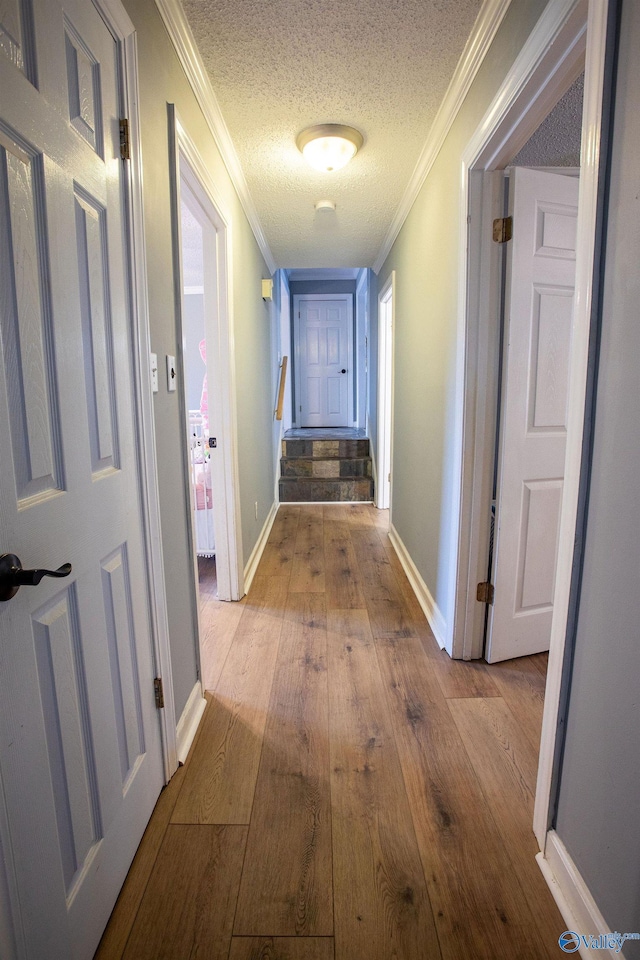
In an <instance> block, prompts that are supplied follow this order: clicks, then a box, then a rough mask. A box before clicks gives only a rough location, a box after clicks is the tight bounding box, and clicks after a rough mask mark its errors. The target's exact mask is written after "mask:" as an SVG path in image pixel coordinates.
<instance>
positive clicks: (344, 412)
mask: <svg viewBox="0 0 640 960" xmlns="http://www.w3.org/2000/svg"><path fill="white" fill-rule="evenodd" d="M296 299H297V304H298V306H297V312H298V314H299V316H298V317H297V332H298V343H299V352H298V373H297V378H296V380H297V386H298V390H299V400H298V410H297V418H298V424H299V426H301V427H346V426H350V424H351V418H350V414H349V398H350V396H351V388H352V382H353V381H352V379H351V356H352V346H351V300H350V298H348V297H341V298H340V297H336V298H335V299H331V298H329V297H328V296H327V297H324V298H323V297H318V298H317V299H314V298H309V299H307V298H303V297H300V298H296ZM343 371H344V372H343Z"/></svg>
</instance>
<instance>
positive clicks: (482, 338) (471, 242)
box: [452, 170, 505, 660]
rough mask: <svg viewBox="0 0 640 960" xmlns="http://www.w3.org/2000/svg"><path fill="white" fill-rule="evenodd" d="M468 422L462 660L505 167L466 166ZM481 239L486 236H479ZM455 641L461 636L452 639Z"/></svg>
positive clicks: (478, 645) (483, 484)
mask: <svg viewBox="0 0 640 960" xmlns="http://www.w3.org/2000/svg"><path fill="white" fill-rule="evenodd" d="M468 202H469V215H470V217H471V220H470V223H469V239H468V257H469V260H468V266H467V269H468V277H469V293H468V297H467V311H468V314H467V330H466V343H465V425H464V438H465V439H464V450H463V460H462V471H463V487H462V498H461V506H460V535H459V553H458V579H457V587H456V607H455V610H454V618H455V619H454V635H453V636H454V642H453V647H452V652H453V654H454V656H455V655H457V656H460V655H461V657H462V659H463V660H473V659H476V658H478V657H481V656H482V653H483V650H482V641H483V637H484V623H485V607H484V605H483V604H480V603H478V601H477V599H476V588H477V584H478V583H480V582H481V581H483V580H485V579H486V577H487V571H488V557H489V541H490V532H491V519H490V504H491V500H492V494H493V473H494V457H493V456H492V455H491V454H492V452H493V451H494V450H495V440H496V424H497V409H498V381H499V370H498V359H499V352H500V293H501V274H502V269H501V268H502V253H501V250H500V248H498V247H496V245H495V244H493V243H492V242H491V241H490V240H489V241H487V240H486V238H488V237H490V236H491V228H492V221H493V219H494V218H496V217H501V216H503V215H504V212H505V211H504V174H503V173H502V171H491V172H484V171H476V170H472V171H470V172H469V201H468ZM483 240H484V242H483ZM456 641H458V642H457V643H456Z"/></svg>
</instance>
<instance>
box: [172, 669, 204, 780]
mask: <svg viewBox="0 0 640 960" xmlns="http://www.w3.org/2000/svg"><path fill="white" fill-rule="evenodd" d="M206 706H207V701H206V700H205V698H204V697H203V696H202V684H201V683H200V681H199V680H198V681H197V683H195V684H194V686H193V689H192V691H191V693H190V694H189V699H188V700H187V702H186V704H185V708H184V710H183V711H182V716H181V717H180V719H179V720H178V727H177V730H176V736H177V741H178V763H180V764H183V763H184V762H185V760H186V759H187V756H188V754H189V750H190V749H191V744H192V743H193V741H194V739H195V735H196V733H197V732H198V726H199V724H200V720H201V719H202V714H203V713H204V711H205V709H206Z"/></svg>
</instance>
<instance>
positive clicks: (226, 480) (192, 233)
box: [169, 105, 244, 678]
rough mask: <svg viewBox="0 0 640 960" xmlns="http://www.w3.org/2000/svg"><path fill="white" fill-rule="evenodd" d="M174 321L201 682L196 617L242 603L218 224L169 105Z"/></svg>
mask: <svg viewBox="0 0 640 960" xmlns="http://www.w3.org/2000/svg"><path fill="white" fill-rule="evenodd" d="M169 123H170V128H172V129H173V130H174V133H175V136H174V141H173V149H172V164H171V172H172V188H173V199H174V204H173V207H174V247H175V255H176V260H177V267H178V269H177V270H176V275H177V276H178V277H179V287H178V289H177V290H176V302H177V311H176V312H177V315H178V318H179V321H178V322H179V325H180V329H179V336H178V342H179V351H180V352H179V356H178V358H177V365H176V372H177V380H178V384H179V388H178V389H179V395H180V396H179V400H180V406H181V411H182V419H183V424H184V434H183V464H184V482H185V486H186V487H187V489H188V498H187V504H188V512H189V517H188V529H189V531H190V538H191V546H192V556H193V569H192V575H191V582H192V584H193V591H192V597H193V605H194V620H195V622H196V623H197V626H198V635H199V638H200V639H199V650H198V660H199V664H200V675H201V678H206V677H207V675H208V673H209V672H210V671H209V663H208V660H209V659H210V658H211V657H212V656H213V657H215V651H213V652H212V651H210V650H208V649H207V648H206V647H205V646H204V643H203V642H204V640H205V639H206V638H205V633H206V631H205V630H204V629H203V626H204V624H203V620H202V612H203V609H204V608H205V607H206V604H207V603H209V602H212V601H215V602H216V603H217V602H218V601H229V600H239V599H240V597H241V596H242V595H243V594H244V582H243V570H242V549H241V543H240V517H239V505H238V501H239V497H238V488H239V484H238V464H237V449H236V428H235V424H236V416H235V390H234V385H233V369H234V364H233V338H232V336H231V309H230V302H229V276H230V273H229V270H230V267H229V248H228V245H229V231H228V223H229V220H228V217H227V216H226V214H225V211H224V206H223V204H222V202H221V200H220V198H219V197H218V194H217V188H216V185H215V183H214V182H213V180H212V179H211V176H210V174H209V171H208V170H207V168H206V166H205V164H204V162H203V160H202V158H201V157H200V155H199V153H198V151H197V149H196V147H195V145H194V144H193V142H192V140H191V139H190V137H189V136H188V134H187V133H186V131H185V130H184V128H183V127H182V125H181V124H180V122H179V120H178V118H177V117H176V115H175V109H174V108H173V106H172V105H169Z"/></svg>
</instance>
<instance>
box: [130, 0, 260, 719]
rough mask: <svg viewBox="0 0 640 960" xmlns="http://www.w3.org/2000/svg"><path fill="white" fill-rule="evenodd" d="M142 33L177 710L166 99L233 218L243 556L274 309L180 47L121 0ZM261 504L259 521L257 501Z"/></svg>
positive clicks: (179, 600)
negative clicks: (168, 367)
mask: <svg viewBox="0 0 640 960" xmlns="http://www.w3.org/2000/svg"><path fill="white" fill-rule="evenodd" d="M124 3H125V7H126V9H127V12H128V13H129V16H130V17H131V19H132V21H133V23H134V24H135V27H136V30H137V38H138V53H139V61H140V73H139V83H140V115H141V136H142V155H143V172H144V212H145V234H146V242H147V266H148V276H149V312H150V318H151V349H152V350H153V351H154V352H156V353H157V354H158V363H159V370H160V391H159V392H158V393H157V394H155V397H154V404H155V424H156V444H157V450H158V475H159V486H160V509H161V520H162V540H163V548H164V559H165V574H166V582H167V606H168V612H169V630H170V637H171V654H172V663H173V677H174V692H175V699H176V711H177V714H178V716H180V713H181V712H182V709H183V708H184V705H185V703H186V701H187V697H188V696H189V694H190V692H191V689H192V688H193V685H194V683H195V681H196V662H197V661H196V656H197V653H196V647H197V632H196V622H195V613H194V611H195V607H194V595H193V585H192V581H191V570H192V562H191V557H190V555H189V547H188V523H189V513H188V493H187V490H186V488H185V483H184V475H183V459H182V448H181V444H182V435H183V431H182V424H181V422H180V405H179V393H178V392H176V393H171V394H170V393H168V392H167V389H166V379H165V378H164V377H163V372H164V369H165V367H164V357H165V355H166V354H173V355H177V354H178V338H177V327H176V314H175V306H174V290H175V287H174V275H173V267H172V264H173V259H172V258H173V251H172V242H171V202H170V187H169V139H168V119H167V103H174V104H175V105H176V110H177V113H178V115H179V117H180V119H181V122H182V123H183V125H184V127H185V128H186V130H187V131H188V133H189V135H190V136H191V137H192V139H193V141H194V142H195V144H196V146H197V148H198V150H199V152H200V154H201V156H202V157H203V159H204V161H205V163H206V164H207V166H208V169H209V170H210V172H211V175H212V177H213V179H214V181H215V183H216V185H217V187H218V190H219V193H220V195H221V197H222V200H223V203H224V206H225V212H226V215H227V216H228V217H229V219H230V222H231V233H232V269H233V290H232V293H233V310H234V336H235V350H236V380H237V409H238V458H239V465H240V504H241V511H242V543H243V550H244V559H245V562H246V559H247V558H248V557H249V554H250V553H251V550H252V549H253V546H254V544H255V542H256V540H257V538H258V535H259V532H260V530H261V529H262V525H263V523H264V520H265V518H266V516H267V513H268V512H269V509H270V508H271V505H272V502H273V488H274V476H273V462H272V461H273V458H272V456H271V452H270V436H271V413H272V410H271V404H272V397H271V369H270V363H269V356H270V354H269V342H270V330H269V313H268V310H267V308H266V306H265V304H264V302H263V300H262V299H261V290H260V279H261V278H262V277H268V276H269V271H268V269H267V267H266V265H265V263H264V260H263V258H262V256H261V253H260V250H259V248H258V246H257V244H256V241H255V238H254V236H253V233H252V231H251V229H250V227H249V224H248V221H247V219H246V217H245V214H244V211H243V210H242V207H241V205H240V202H239V200H238V197H237V194H236V192H235V190H234V188H233V185H232V183H231V180H230V178H229V175H228V173H227V171H226V168H225V166H224V164H223V162H222V159H221V157H220V154H219V153H218V150H217V148H216V146H215V143H214V141H213V137H212V136H211V133H210V131H209V128H208V127H207V125H206V123H205V121H204V117H203V116H202V113H201V111H200V108H199V107H198V104H197V102H196V99H195V97H194V95H193V92H192V90H191V88H190V86H189V84H188V83H187V80H186V77H185V74H184V72H183V70H182V67H181V66H180V64H179V61H178V59H177V57H176V55H175V53H174V49H173V46H172V44H171V42H170V40H169V37H168V34H167V32H166V30H165V28H164V24H163V23H162V20H161V18H160V15H159V13H158V11H157V8H156V6H155V3H154V2H153V0H124ZM256 500H257V501H258V519H257V520H256V519H255V515H254V503H255V501H256Z"/></svg>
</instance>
